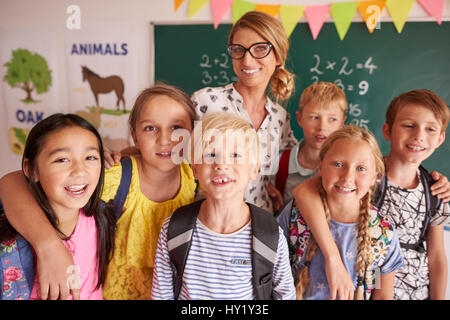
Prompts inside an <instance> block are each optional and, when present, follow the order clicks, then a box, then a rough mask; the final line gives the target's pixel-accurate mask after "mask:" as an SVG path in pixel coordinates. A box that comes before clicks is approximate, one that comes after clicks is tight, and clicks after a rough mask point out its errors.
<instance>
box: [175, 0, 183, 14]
mask: <svg viewBox="0 0 450 320" xmlns="http://www.w3.org/2000/svg"><path fill="white" fill-rule="evenodd" d="M183 2H184V0H173V5H174V7H175V12H177V10H178V8H179V7H180V6H181V4H182V3H183Z"/></svg>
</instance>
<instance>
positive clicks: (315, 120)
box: [270, 82, 348, 209]
mask: <svg viewBox="0 0 450 320" xmlns="http://www.w3.org/2000/svg"><path fill="white" fill-rule="evenodd" d="M347 107H348V103H347V99H346V97H345V93H344V91H343V90H342V89H340V88H339V87H338V86H337V85H335V84H334V83H331V82H315V83H313V84H311V85H310V86H308V87H307V88H306V89H305V90H304V91H303V93H302V95H301V97H300V102H299V110H298V111H297V112H296V115H297V123H298V125H299V126H300V127H301V128H302V129H303V135H304V139H302V140H301V141H300V142H299V143H298V144H297V145H295V146H294V148H292V149H289V150H286V151H284V152H283V153H282V155H281V158H280V163H279V168H278V173H277V176H276V181H275V186H276V189H278V191H279V193H278V192H277V190H276V189H275V188H274V187H273V185H271V187H270V190H271V194H272V195H275V194H277V195H278V196H277V201H274V203H276V204H277V205H276V207H277V209H279V208H281V206H282V205H283V204H286V203H287V202H289V200H291V199H292V190H293V189H294V188H295V187H296V186H297V185H298V184H300V183H301V182H302V181H304V180H306V179H309V178H311V177H313V176H315V175H316V173H317V167H318V165H319V151H320V148H321V146H322V144H323V143H324V141H325V139H326V138H327V137H328V136H329V135H330V134H332V133H333V132H334V131H336V130H338V129H340V128H342V126H343V125H344V122H345V120H346V118H347V116H346V113H347ZM281 199H282V201H281Z"/></svg>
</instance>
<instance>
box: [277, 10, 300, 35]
mask: <svg viewBox="0 0 450 320" xmlns="http://www.w3.org/2000/svg"><path fill="white" fill-rule="evenodd" d="M304 11H305V7H304V6H288V5H286V6H284V5H282V6H280V19H281V24H282V25H283V28H284V32H286V36H287V37H288V38H289V36H290V35H291V33H292V31H294V29H295V26H296V25H297V23H298V21H299V20H300V18H301V17H302V16H303V12H304Z"/></svg>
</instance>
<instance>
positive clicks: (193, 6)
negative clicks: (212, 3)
mask: <svg viewBox="0 0 450 320" xmlns="http://www.w3.org/2000/svg"><path fill="white" fill-rule="evenodd" d="M207 2H209V0H191V1H189V9H188V18H190V17H192V16H193V15H194V14H196V13H197V11H198V10H200V9H201V8H202V7H203V6H204V5H205V4H206V3H207Z"/></svg>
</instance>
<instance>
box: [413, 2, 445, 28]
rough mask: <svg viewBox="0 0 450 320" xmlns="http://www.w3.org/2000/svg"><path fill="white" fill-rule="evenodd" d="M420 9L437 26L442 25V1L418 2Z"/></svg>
mask: <svg viewBox="0 0 450 320" xmlns="http://www.w3.org/2000/svg"><path fill="white" fill-rule="evenodd" d="M418 1H419V3H420V4H421V5H422V8H423V9H424V10H425V11H426V12H427V13H428V14H429V15H430V16H432V17H433V18H435V19H436V21H437V23H438V24H441V23H442V10H444V0H418Z"/></svg>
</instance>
